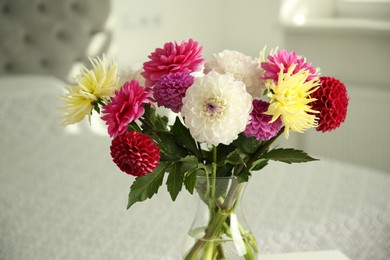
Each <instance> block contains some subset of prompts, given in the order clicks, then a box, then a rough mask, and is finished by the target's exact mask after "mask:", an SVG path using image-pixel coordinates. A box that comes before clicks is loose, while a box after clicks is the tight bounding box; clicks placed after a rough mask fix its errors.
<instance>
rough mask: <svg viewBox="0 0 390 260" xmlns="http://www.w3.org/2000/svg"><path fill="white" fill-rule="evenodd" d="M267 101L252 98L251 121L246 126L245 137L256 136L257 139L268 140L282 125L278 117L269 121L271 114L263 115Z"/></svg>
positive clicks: (266, 108) (267, 105)
mask: <svg viewBox="0 0 390 260" xmlns="http://www.w3.org/2000/svg"><path fill="white" fill-rule="evenodd" d="M268 107H269V103H268V102H265V101H262V100H256V99H255V100H253V110H252V112H251V113H250V116H251V121H250V124H249V125H247V126H246V129H245V131H244V135H245V136H246V137H256V139H257V140H259V141H260V140H269V139H271V138H272V137H274V136H275V135H276V134H277V133H278V132H279V130H280V128H281V126H282V120H281V119H280V117H279V118H278V119H276V120H275V121H274V122H272V123H270V121H271V120H272V116H270V115H265V114H264V112H266V111H267V110H268Z"/></svg>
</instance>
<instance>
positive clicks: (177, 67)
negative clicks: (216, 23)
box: [142, 39, 204, 87]
mask: <svg viewBox="0 0 390 260" xmlns="http://www.w3.org/2000/svg"><path fill="white" fill-rule="evenodd" d="M201 54H202V46H199V44H198V42H196V41H194V40H192V39H189V40H188V42H185V41H183V42H182V43H181V44H177V43H176V42H168V43H165V45H164V48H157V49H156V50H155V51H154V52H152V53H151V54H150V55H149V56H148V58H149V59H150V60H149V61H147V62H145V63H144V66H143V69H144V71H143V72H142V76H144V78H145V79H146V82H145V85H146V87H151V86H153V85H154V84H155V83H156V82H157V81H158V80H159V79H160V77H162V76H164V75H166V74H169V73H173V72H187V73H191V72H194V71H198V70H200V68H201V65H202V64H203V62H204V59H203V58H202V57H201Z"/></svg>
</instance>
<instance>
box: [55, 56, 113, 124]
mask: <svg viewBox="0 0 390 260" xmlns="http://www.w3.org/2000/svg"><path fill="white" fill-rule="evenodd" d="M90 62H91V64H92V69H91V70H88V69H87V68H86V67H85V66H83V67H82V69H81V73H80V74H79V75H78V76H76V84H75V85H71V86H68V87H67V88H66V90H67V91H68V93H66V94H65V95H64V96H63V97H62V100H63V101H64V102H65V107H64V108H63V110H64V111H65V116H64V120H63V122H62V125H63V126H66V125H70V124H74V123H77V122H79V121H81V120H83V119H84V117H85V116H86V115H88V116H89V120H90V117H91V112H92V109H93V105H94V103H96V102H98V100H99V99H102V100H105V99H107V98H108V97H111V96H113V95H114V93H115V90H117V89H118V80H119V77H118V76H117V70H118V68H117V64H116V63H115V62H111V63H109V64H108V62H107V61H106V59H105V58H104V57H103V59H100V58H96V59H90Z"/></svg>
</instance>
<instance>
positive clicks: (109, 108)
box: [102, 80, 152, 137]
mask: <svg viewBox="0 0 390 260" xmlns="http://www.w3.org/2000/svg"><path fill="white" fill-rule="evenodd" d="M151 96H152V90H151V89H150V88H144V87H142V86H140V85H139V83H138V81H137V80H132V81H131V82H125V84H124V85H123V86H122V87H121V88H120V89H119V90H118V91H115V96H114V97H112V98H111V101H110V103H108V104H107V105H105V106H104V107H103V111H102V112H103V116H102V119H103V120H104V121H106V124H107V125H108V134H109V135H110V136H111V137H116V136H118V135H120V134H122V133H124V132H126V131H127V127H128V124H129V123H131V122H133V121H134V120H137V119H138V118H139V117H141V116H142V115H143V114H144V113H145V109H144V105H145V104H149V103H151V102H152V97H151Z"/></svg>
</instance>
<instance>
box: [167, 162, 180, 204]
mask: <svg viewBox="0 0 390 260" xmlns="http://www.w3.org/2000/svg"><path fill="white" fill-rule="evenodd" d="M183 178H184V174H183V173H182V172H181V163H180V162H174V163H173V164H172V166H171V167H170V170H169V176H168V179H167V188H168V192H169V194H170V195H171V198H172V200H173V201H175V200H176V197H177V195H178V194H179V192H180V191H181V187H182V186H183Z"/></svg>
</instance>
